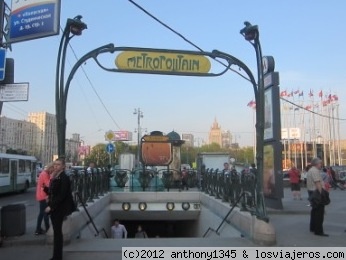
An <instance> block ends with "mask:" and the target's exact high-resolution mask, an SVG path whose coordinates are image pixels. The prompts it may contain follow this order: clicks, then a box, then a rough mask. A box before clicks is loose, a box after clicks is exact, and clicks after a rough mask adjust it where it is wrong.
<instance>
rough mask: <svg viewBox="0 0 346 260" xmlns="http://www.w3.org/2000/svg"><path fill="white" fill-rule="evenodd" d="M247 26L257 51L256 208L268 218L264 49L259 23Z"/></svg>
mask: <svg viewBox="0 0 346 260" xmlns="http://www.w3.org/2000/svg"><path fill="white" fill-rule="evenodd" d="M244 25H245V27H244V28H243V29H241V30H240V33H241V34H242V35H243V36H244V38H245V40H247V41H249V42H250V43H251V45H252V46H253V47H254V49H255V52H256V61H257V77H258V78H257V90H255V100H256V162H257V171H258V176H257V185H256V193H257V198H256V200H257V201H256V205H257V207H256V210H257V215H258V217H261V218H263V219H265V220H266V219H267V213H266V208H265V204H264V195H263V170H264V165H263V159H264V77H263V67H262V66H263V60H262V49H261V43H260V40H259V30H258V26H257V25H251V23H249V22H244Z"/></svg>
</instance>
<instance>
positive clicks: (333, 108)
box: [332, 103, 339, 166]
mask: <svg viewBox="0 0 346 260" xmlns="http://www.w3.org/2000/svg"><path fill="white" fill-rule="evenodd" d="M334 112H335V104H334V103H332V116H333V117H332V120H333V153H334V161H333V166H334V165H335V162H336V149H335V146H336V132H335V131H336V130H335V114H334ZM338 159H339V158H338Z"/></svg>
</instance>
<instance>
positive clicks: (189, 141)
mask: <svg viewBox="0 0 346 260" xmlns="http://www.w3.org/2000/svg"><path fill="white" fill-rule="evenodd" d="M181 137H182V138H181V139H182V140H184V141H185V143H184V146H186V147H193V146H194V142H195V141H194V137H193V134H182V135H181Z"/></svg>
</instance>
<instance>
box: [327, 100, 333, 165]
mask: <svg viewBox="0 0 346 260" xmlns="http://www.w3.org/2000/svg"><path fill="white" fill-rule="evenodd" d="M327 106H328V107H327V109H328V135H329V140H328V145H329V147H328V148H329V149H328V150H329V164H331V163H332V162H333V154H332V147H331V142H332V130H331V118H330V116H331V113H330V112H331V111H330V104H328V103H327Z"/></svg>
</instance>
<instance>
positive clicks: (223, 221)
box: [203, 192, 245, 237]
mask: <svg viewBox="0 0 346 260" xmlns="http://www.w3.org/2000/svg"><path fill="white" fill-rule="evenodd" d="M244 195H245V192H242V193H241V194H240V196H239V197H238V198H237V200H236V202H235V203H234V204H233V205H232V207H231V208H230V210H229V211H228V213H227V214H226V216H225V217H224V218H223V219H222V221H221V223H220V225H219V226H218V227H217V229H216V230H215V229H213V228H211V227H209V228H208V229H207V231H205V233H204V235H203V237H206V235H207V234H208V232H209V231H210V230H211V231H214V232H215V233H216V234H218V235H220V233H219V230H220V228H221V226H222V225H223V223H225V221H226V219H227V218H228V216H229V215H230V214H231V213H232V211H233V210H234V208H235V207H236V206H237V204H238V203H239V202H240V200H241V198H242V197H243V196H244Z"/></svg>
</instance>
